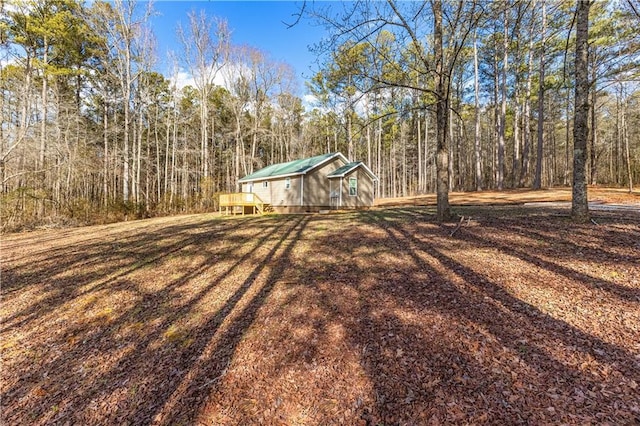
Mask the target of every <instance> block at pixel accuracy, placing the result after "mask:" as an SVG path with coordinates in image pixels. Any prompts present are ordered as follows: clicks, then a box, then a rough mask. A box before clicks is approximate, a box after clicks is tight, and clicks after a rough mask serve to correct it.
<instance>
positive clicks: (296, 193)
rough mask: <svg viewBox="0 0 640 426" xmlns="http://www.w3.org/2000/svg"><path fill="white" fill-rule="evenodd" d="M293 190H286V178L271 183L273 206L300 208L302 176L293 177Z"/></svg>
mask: <svg viewBox="0 0 640 426" xmlns="http://www.w3.org/2000/svg"><path fill="white" fill-rule="evenodd" d="M290 179H291V188H289V189H286V188H285V180H286V178H281V179H275V180H272V181H269V184H270V185H271V205H273V206H299V205H300V176H291V178H290Z"/></svg>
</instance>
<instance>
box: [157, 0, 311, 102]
mask: <svg viewBox="0 0 640 426" xmlns="http://www.w3.org/2000/svg"><path fill="white" fill-rule="evenodd" d="M301 5H302V2H298V1H158V2H155V3H154V5H153V6H154V10H155V11H156V13H157V16H154V17H153V18H152V20H151V25H152V27H153V30H154V32H155V34H156V38H157V41H158V52H157V53H158V56H159V59H160V61H159V64H158V66H159V67H160V71H162V72H164V73H165V75H168V73H169V70H168V67H167V64H166V63H165V61H166V58H167V52H168V51H171V50H173V51H174V52H179V51H180V46H179V43H178V41H177V37H176V28H177V25H178V22H182V24H183V25H185V26H186V25H187V13H189V12H190V11H196V12H199V11H200V10H204V11H205V12H206V13H207V15H209V16H217V17H219V18H224V19H226V20H227V22H228V24H229V28H230V29H231V31H232V34H231V41H232V43H233V44H247V45H250V46H253V47H256V48H259V49H261V50H263V51H265V52H267V53H268V54H269V56H270V57H271V58H272V59H273V60H277V61H282V62H287V63H288V64H290V65H291V66H293V68H294V70H295V71H296V75H297V76H298V78H299V80H300V82H302V81H304V79H305V77H309V76H311V75H312V74H313V73H314V71H315V70H317V66H315V65H314V61H315V60H316V56H315V55H314V54H313V53H311V52H310V51H309V46H311V45H313V44H314V43H318V42H319V41H320V40H321V39H322V36H323V29H322V28H321V27H318V26H317V25H315V24H312V23H310V22H309V21H308V20H304V19H303V20H300V21H299V22H298V24H297V25H295V26H293V27H291V28H287V25H286V23H293V22H295V20H296V18H295V16H294V14H295V13H297V12H298V11H299V9H300V6H301ZM301 90H302V87H301Z"/></svg>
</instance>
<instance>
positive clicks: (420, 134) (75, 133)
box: [0, 0, 640, 231]
mask: <svg viewBox="0 0 640 426" xmlns="http://www.w3.org/2000/svg"><path fill="white" fill-rule="evenodd" d="M436 7H437V8H439V9H438V10H439V12H440V18H439V19H440V25H438V22H437V21H438V19H437V18H436V16H435V14H434V13H433V11H434V10H435V8H436ZM0 8H1V9H2V10H0V12H1V13H0V16H1V17H2V18H0V42H1V49H2V54H1V56H2V57H1V58H0V66H1V68H0V90H1V91H2V94H1V96H0V111H1V114H2V127H1V130H0V131H1V134H0V179H1V181H2V187H1V188H0V189H1V194H0V196H1V198H2V199H1V201H0V219H1V221H2V228H3V230H5V231H6V230H14V229H20V228H21V227H25V226H27V227H28V226H34V225H39V224H51V223H56V224H57V223H97V222H110V221H116V220H122V219H126V218H135V217H149V216H155V215H167V214H174V213H184V212H200V211H211V210H214V209H216V207H217V206H216V194H218V193H221V192H233V191H237V189H238V188H237V180H238V179H239V178H241V177H242V176H244V175H245V174H247V173H251V172H252V171H254V170H257V169H259V168H261V167H263V166H265V165H268V164H271V163H276V162H282V161H288V160H293V159H297V158H301V157H307V156H311V155H316V154H320V153H324V152H332V151H341V152H343V153H344V154H345V155H347V156H348V157H349V158H350V159H351V160H362V161H364V162H366V163H367V164H368V165H369V166H370V167H371V169H372V170H373V171H374V173H376V174H377V175H378V176H379V178H380V181H379V186H378V188H377V196H378V197H396V196H408V195H416V194H422V193H428V192H434V191H436V189H437V186H438V185H437V179H438V174H437V169H438V167H437V163H438V161H441V162H440V164H446V175H445V176H446V180H447V182H446V185H447V187H448V190H480V189H507V188H516V187H533V188H540V187H548V186H554V185H569V184H571V182H572V170H573V159H574V146H573V130H574V129H573V124H574V123H573V117H574V115H575V111H574V109H575V103H574V92H575V88H576V85H575V83H576V80H575V78H574V75H575V69H574V56H575V54H574V52H575V50H576V38H575V36H576V31H575V18H576V2H573V1H553V2H551V1H547V2H544V1H534V0H531V1H514V0H506V1H501V2H497V1H496V2H492V3H487V2H473V1H450V2H437V1H436V2H429V1H426V2H400V3H396V2H393V1H388V2H370V1H362V2H350V3H339V4H333V5H328V4H322V3H318V4H315V3H314V4H313V5H311V4H310V5H308V7H307V5H306V3H305V4H303V5H302V8H301V12H300V19H312V20H315V21H316V22H318V23H319V24H322V25H325V26H326V29H327V37H326V39H325V40H323V41H319V43H318V45H317V46H315V49H316V51H317V53H318V55H319V57H320V58H321V61H320V63H321V65H320V66H319V69H318V72H317V74H315V75H314V76H313V78H312V79H310V81H309V82H307V89H308V91H309V92H310V93H311V94H312V95H313V96H314V98H315V99H316V103H315V105H305V104H304V102H303V100H302V97H301V96H300V94H299V93H298V90H297V89H296V87H297V85H298V82H296V78H295V76H294V73H293V72H292V70H291V67H290V66H288V65H287V64H284V63H279V62H277V61H273V60H272V59H270V57H269V54H268V52H263V51H260V50H259V49H256V48H253V47H251V46H241V45H237V44H234V42H233V38H232V37H231V30H230V28H228V26H227V24H226V22H225V21H224V19H223V17H214V16H207V15H206V14H205V13H203V12H196V11H194V12H192V13H190V14H189V15H188V16H185V17H184V20H183V25H182V26H181V27H180V28H179V29H178V31H177V33H176V38H177V40H179V42H180V45H181V46H182V51H180V52H176V54H175V57H174V58H173V59H172V60H173V63H174V64H175V65H174V67H173V71H172V72H171V73H166V74H163V73H161V72H160V71H159V70H158V69H157V64H158V62H159V57H158V53H157V52H156V49H155V42H154V35H153V31H152V28H151V26H150V25H149V17H150V16H151V15H152V14H153V13H154V12H153V10H152V4H150V3H147V2H139V3H137V4H136V3H135V2H131V1H120V0H118V1H114V2H111V3H108V2H100V1H97V2H91V3H83V2H78V1H73V0H28V1H9V2H3V3H2V4H0ZM638 9H640V7H638V2H637V1H636V0H629V1H599V2H594V3H591V8H590V12H589V13H590V14H589V21H590V22H589V25H590V27H589V69H588V79H589V87H588V96H589V111H588V128H589V133H588V143H587V153H586V154H587V161H586V176H587V181H588V183H590V184H604V185H614V186H627V187H629V188H630V189H631V188H632V186H633V182H637V181H638V180H639V179H640V105H639V103H640V85H639V84H638V82H639V81H640V65H639V63H640V33H639V32H638V31H637V28H638V25H639V24H640V16H639V15H638ZM182 71H187V72H188V73H189V74H190V75H191V76H192V77H193V85H189V86H185V87H179V86H178V85H177V84H176V82H177V81H178V74H179V73H180V72H182ZM443 75H446V76H447V81H444V82H443V79H442V76H443ZM214 81H216V82H220V81H223V82H224V83H223V84H216V83H214ZM442 85H444V86H442ZM442 87H445V89H446V90H447V103H446V104H445V106H446V110H447V111H450V113H449V114H447V116H446V122H445V123H442V122H440V123H439V121H438V120H439V119H440V121H441V119H442V117H443V115H442V114H441V113H439V111H438V106H441V105H443V103H442V102H438V101H437V99H438V96H439V95H440V94H441V90H440V89H441V88H442ZM438 129H446V135H442V132H439V131H438ZM439 138H442V139H439ZM438 141H440V142H441V145H442V143H443V142H442V141H444V143H445V144H446V148H447V149H446V150H445V151H442V152H446V157H447V158H440V159H438V158H437V155H436V154H437V148H438ZM445 160H446V161H445Z"/></svg>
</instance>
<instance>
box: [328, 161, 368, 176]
mask: <svg viewBox="0 0 640 426" xmlns="http://www.w3.org/2000/svg"><path fill="white" fill-rule="evenodd" d="M360 164H362V161H354V162H352V163H348V164H345V165H344V166H342V167H338V168H337V169H335V170H334V171H333V172H331V173H329V174H328V175H327V177H328V178H333V177H341V176H344V175H346V174H347V173H349V172H350V171H351V170H353V169H355V168H356V167H358V166H359V165H360Z"/></svg>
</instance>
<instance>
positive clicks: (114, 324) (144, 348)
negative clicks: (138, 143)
mask: <svg viewBox="0 0 640 426" xmlns="http://www.w3.org/2000/svg"><path fill="white" fill-rule="evenodd" d="M304 223H305V218H304V217H298V218H280V219H279V220H274V219H271V220H265V219H253V220H251V219H248V220H244V221H238V222H235V223H234V222H215V223H208V224H207V223H196V224H191V225H184V226H182V225H181V226H169V227H166V228H163V229H161V230H160V231H157V232H152V233H146V232H145V233H144V234H142V235H140V234H138V235H132V236H130V237H128V238H118V241H119V244H120V250H119V252H118V253H116V254H115V255H114V256H111V255H109V254H108V253H109V252H108V246H109V244H110V243H109V242H105V241H98V242H97V243H96V241H95V240H92V241H89V242H86V243H82V244H80V245H79V246H76V247H70V248H67V251H66V253H67V254H68V255H67V256H65V248H58V249H57V252H56V253H55V257H56V259H55V260H51V261H45V262H42V263H41V264H39V265H37V267H36V268H35V271H30V272H28V274H33V275H36V274H38V273H41V274H42V276H43V279H44V281H42V282H41V283H40V285H39V290H40V292H41V293H42V294H43V295H44V297H42V299H41V301H40V302H39V303H37V302H36V303H33V304H31V305H28V306H27V307H26V308H25V309H22V310H20V309H18V310H17V312H16V313H15V314H14V315H13V316H11V317H9V318H7V319H6V321H3V322H4V327H3V333H6V334H7V335H11V333H13V332H16V331H19V330H25V329H30V328H40V330H39V333H33V334H34V342H32V345H31V347H30V348H29V349H28V350H27V351H26V352H27V355H28V356H27V357H26V358H23V359H21V360H19V361H18V362H16V363H12V364H11V368H12V369H15V370H17V371H21V372H22V374H20V376H19V377H15V376H14V377H12V380H11V383H10V386H9V387H4V390H3V392H2V395H1V397H2V400H3V404H6V407H7V409H5V410H4V412H3V418H4V419H5V420H10V419H12V418H13V419H22V421H28V422H33V423H49V422H59V421H63V420H64V421H67V420H69V419H74V421H79V422H83V423H94V422H96V421H98V423H104V422H107V423H112V422H114V423H119V422H122V421H125V420H126V421H129V422H131V421H133V422H134V423H149V422H151V421H152V420H153V418H154V416H156V414H157V415H158V417H159V418H163V417H167V418H175V419H181V420H185V419H188V418H189V417H190V416H193V415H195V414H196V413H197V409H195V407H196V406H197V399H199V398H201V395H204V394H206V392H207V390H208V388H209V387H211V386H214V385H215V381H216V377H218V376H220V375H221V374H222V373H223V371H224V368H225V365H227V364H228V363H229V361H230V358H229V357H231V356H232V355H233V350H234V346H235V345H236V344H237V341H238V340H239V338H240V337H241V336H242V334H243V332H244V330H245V328H246V327H249V326H250V325H251V317H252V315H255V313H256V312H257V310H258V309H259V307H260V305H261V304H262V303H263V301H264V297H266V296H267V295H268V292H269V291H270V288H271V287H272V286H273V283H269V282H267V283H265V282H264V279H265V277H264V275H265V274H266V273H267V272H269V271H270V275H269V276H268V277H267V278H268V279H274V277H275V276H276V275H277V271H279V270H281V268H283V267H284V265H285V264H286V262H285V259H286V255H287V253H288V252H290V251H291V250H292V247H293V245H294V244H295V237H293V239H292V237H291V235H292V233H293V234H295V235H299V233H300V232H301V231H302V229H303V228H304ZM211 226H212V227H213V228H215V230H214V231H212V230H211V229H210V227H211ZM294 230H295V232H294ZM215 238H220V239H221V240H222V244H221V246H220V247H215V246H214V247H212V246H211V245H212V241H215ZM287 240H290V241H289V242H288V245H287V247H286V248H285V249H283V248H282V245H283V244H284V243H285V241H287ZM87 257H90V258H92V259H91V262H95V263H96V264H102V263H103V262H104V263H113V262H114V258H115V259H122V260H123V261H122V262H116V263H117V266H105V267H103V268H100V269H99V270H97V271H94V272H91V273H76V274H71V276H70V277H69V278H63V279H61V278H59V277H58V275H59V274H60V273H62V272H63V271H67V270H69V269H70V268H71V269H73V268H81V267H82V265H85V264H86V258H87ZM176 259H177V262H178V263H177V264H178V265H187V266H186V267H184V268H183V269H181V270H173V269H172V268H171V265H172V262H175V261H176ZM154 270H159V271H162V272H161V274H165V276H162V275H160V276H158V275H156V272H154ZM12 274H13V275H11V277H12V279H18V280H20V279H23V278H24V277H25V275H26V274H25V272H23V271H22V270H20V269H18V270H14V271H12ZM174 276H176V278H175V279H174V278H173V277H174ZM203 277H206V279H203ZM154 279H155V280H157V281H158V282H159V283H161V285H160V286H159V287H158V288H157V289H149V288H146V287H147V284H148V282H147V281H148V280H154ZM28 285H29V286H38V283H30V284H28ZM20 288H24V287H21V286H20V285H17V286H15V287H14V289H13V291H14V292H19V291H20ZM87 288H89V289H88V290H87ZM92 293H93V294H92ZM113 293H121V294H122V297H123V299H128V300H126V301H118V302H116V304H115V305H114V306H112V307H104V306H103V303H101V297H102V296H103V295H106V294H113ZM86 300H88V301H87V302H86V303H84V302H85V301H86ZM81 301H82V302H81ZM75 305H79V306H75ZM96 306H97V307H98V308H99V309H102V310H103V312H99V313H98V315H93V316H90V317H88V318H86V319H84V320H83V319H81V318H65V319H64V320H63V321H61V322H60V321H58V322H57V323H56V325H55V327H54V329H53V330H54V333H52V334H51V335H50V336H43V335H42V333H43V332H45V330H43V328H44V327H45V326H46V325H43V324H42V322H43V320H45V321H46V318H47V317H50V318H56V317H64V316H65V313H67V312H69V311H72V309H73V308H77V309H76V310H74V311H73V313H74V314H76V315H84V313H86V312H89V311H91V310H92V309H93V308H94V307H96ZM232 313H233V315H232ZM239 313H240V314H239ZM23 343H26V342H23V341H20V342H14V343H13V345H21V344H23ZM35 360H38V362H36V363H34V361H35ZM204 361H208V362H207V363H206V368H204V367H203V366H202V362H204ZM212 374H213V376H211V375H212ZM185 392H186V393H185ZM194 392H197V396H196V397H194V398H190V397H189V395H192V394H193V393H194ZM172 398H173V400H172V401H173V405H174V407H173V408H167V407H168V406H170V405H171V404H169V402H170V400H171V399H172ZM184 398H187V399H188V401H187V402H185V401H184ZM175 401H180V404H178V405H177V406H176V405H175ZM183 403H184V404H186V405H183ZM95 412H100V413H101V414H100V415H99V416H98V417H97V418H93V417H92V413H95ZM107 413H108V414H107Z"/></svg>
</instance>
